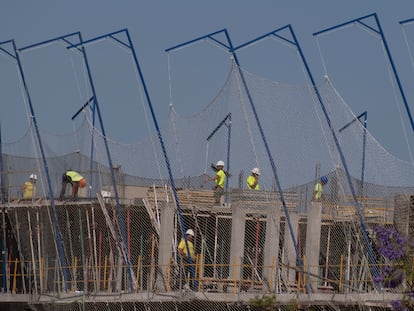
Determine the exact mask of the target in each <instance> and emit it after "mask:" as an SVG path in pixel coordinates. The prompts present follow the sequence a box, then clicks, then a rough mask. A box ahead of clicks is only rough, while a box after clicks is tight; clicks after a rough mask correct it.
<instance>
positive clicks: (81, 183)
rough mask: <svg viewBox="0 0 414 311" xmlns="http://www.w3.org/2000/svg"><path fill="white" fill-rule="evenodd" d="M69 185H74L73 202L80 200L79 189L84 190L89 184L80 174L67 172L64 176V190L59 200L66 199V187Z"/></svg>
mask: <svg viewBox="0 0 414 311" xmlns="http://www.w3.org/2000/svg"><path fill="white" fill-rule="evenodd" d="M68 184H71V185H72V196H71V198H72V199H73V200H76V199H77V198H78V191H79V188H84V187H85V186H86V184H87V182H86V179H85V178H83V176H82V175H81V174H79V173H78V172H75V171H72V170H69V171H66V172H65V173H64V174H63V176H62V190H61V191H60V196H59V200H61V201H62V200H63V198H64V197H65V192H66V186H67V185H68Z"/></svg>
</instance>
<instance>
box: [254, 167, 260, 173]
mask: <svg viewBox="0 0 414 311" xmlns="http://www.w3.org/2000/svg"><path fill="white" fill-rule="evenodd" d="M252 173H253V174H256V175H260V169H259V168H258V167H255V168H254V169H252Z"/></svg>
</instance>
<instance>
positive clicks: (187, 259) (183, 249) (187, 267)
mask: <svg viewBox="0 0 414 311" xmlns="http://www.w3.org/2000/svg"><path fill="white" fill-rule="evenodd" d="M185 235H186V238H187V244H188V250H189V251H190V255H188V251H187V245H186V243H185V239H184V237H183V238H182V239H181V241H180V243H179V244H178V254H179V255H180V258H181V267H184V269H180V271H181V272H184V275H183V273H181V276H180V278H181V286H183V285H184V287H185V289H190V287H191V286H189V285H188V284H189V283H192V282H186V280H189V279H190V278H191V276H193V274H194V269H193V272H192V271H191V270H192V269H191V265H193V267H194V263H195V259H196V258H195V250H194V231H193V229H188V230H187V231H186V232H185ZM189 275H190V278H189V277H188V276H189Z"/></svg>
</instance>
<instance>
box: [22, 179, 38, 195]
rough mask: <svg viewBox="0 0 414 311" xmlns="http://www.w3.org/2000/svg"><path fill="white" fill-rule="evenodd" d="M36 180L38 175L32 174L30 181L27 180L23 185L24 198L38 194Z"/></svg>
mask: <svg viewBox="0 0 414 311" xmlns="http://www.w3.org/2000/svg"><path fill="white" fill-rule="evenodd" d="M36 180H37V175H36V174H31V175H30V176H29V181H26V182H25V183H24V184H23V186H22V191H23V198H24V199H31V198H33V197H34V196H35V195H36Z"/></svg>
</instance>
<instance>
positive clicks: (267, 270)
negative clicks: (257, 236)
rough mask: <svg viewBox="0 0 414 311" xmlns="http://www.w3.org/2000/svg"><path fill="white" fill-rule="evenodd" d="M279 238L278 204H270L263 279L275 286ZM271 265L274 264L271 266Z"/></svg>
mask: <svg viewBox="0 0 414 311" xmlns="http://www.w3.org/2000/svg"><path fill="white" fill-rule="evenodd" d="M279 240H280V206H279V204H277V205H272V206H268V208H267V215H266V238H265V244H264V260H263V265H264V269H263V279H264V280H266V281H267V282H268V284H269V285H271V287H272V288H269V289H270V290H272V291H273V290H275V288H276V276H277V275H278V273H279V243H280V242H279ZM272 265H274V266H273V267H272Z"/></svg>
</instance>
